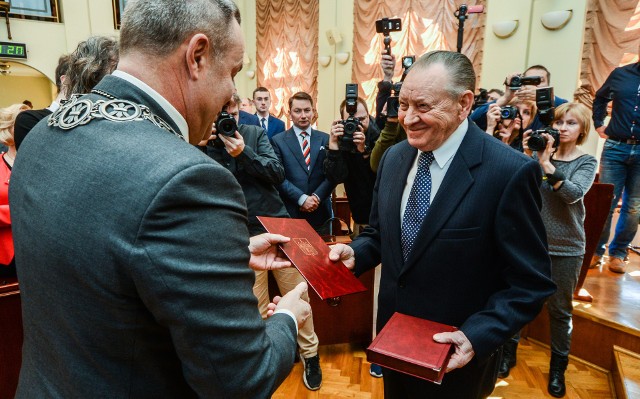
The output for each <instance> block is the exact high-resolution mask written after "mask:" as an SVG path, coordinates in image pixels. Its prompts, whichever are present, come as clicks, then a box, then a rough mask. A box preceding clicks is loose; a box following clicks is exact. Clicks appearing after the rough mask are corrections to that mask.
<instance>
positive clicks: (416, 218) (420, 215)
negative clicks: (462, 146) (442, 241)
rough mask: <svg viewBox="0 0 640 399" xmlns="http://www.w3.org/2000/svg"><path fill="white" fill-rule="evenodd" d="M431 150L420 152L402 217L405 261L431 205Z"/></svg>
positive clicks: (402, 241) (432, 158) (402, 242)
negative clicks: (416, 169)
mask: <svg viewBox="0 0 640 399" xmlns="http://www.w3.org/2000/svg"><path fill="white" fill-rule="evenodd" d="M434 159H435V158H434V156H433V153H432V152H431V151H427V152H422V153H420V157H419V158H418V171H417V172H416V177H415V179H414V181H413V186H411V192H410V193H409V199H408V200H407V206H406V208H405V210H404V216H403V217H402V232H401V237H400V239H401V244H402V256H403V258H404V260H405V261H406V260H407V258H408V257H409V254H410V253H411V249H412V248H413V244H414V243H415V241H416V237H417V236H418V231H420V226H421V225H422V221H423V220H424V217H425V215H426V214H427V210H428V209H429V206H430V205H431V171H430V170H429V167H430V166H431V163H432V162H433V160H434Z"/></svg>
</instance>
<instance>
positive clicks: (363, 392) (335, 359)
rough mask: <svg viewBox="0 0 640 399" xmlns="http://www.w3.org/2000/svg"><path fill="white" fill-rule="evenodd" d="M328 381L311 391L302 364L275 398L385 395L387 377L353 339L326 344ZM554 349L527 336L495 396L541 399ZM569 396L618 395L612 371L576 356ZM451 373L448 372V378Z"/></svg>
mask: <svg viewBox="0 0 640 399" xmlns="http://www.w3.org/2000/svg"><path fill="white" fill-rule="evenodd" d="M320 364H321V367H322V374H323V383H322V387H321V388H320V390H318V391H314V392H312V391H309V390H307V389H306V388H305V386H304V384H303V382H302V365H301V364H300V363H296V365H295V367H294V368H293V371H292V372H291V374H290V375H289V377H287V379H286V380H285V381H284V383H283V384H282V385H281V386H280V388H279V389H278V390H277V391H276V393H275V394H274V395H273V398H274V399H293V398H295V399H338V398H361V399H382V398H383V397H384V394H383V385H382V384H383V382H382V379H379V378H373V377H371V376H370V375H369V363H368V362H367V361H366V356H365V353H364V351H363V349H362V348H360V347H358V346H353V345H349V344H343V345H329V346H321V347H320ZM548 371H549V354H548V349H546V348H544V347H543V346H541V345H539V344H537V343H535V342H531V341H528V340H526V339H523V340H522V341H521V343H520V346H519V347H518V362H517V364H516V367H514V368H513V369H512V370H511V374H510V375H509V377H507V378H506V379H504V380H500V379H499V380H498V382H497V384H496V389H495V391H494V392H493V394H492V396H491V397H490V398H492V399H498V398H504V399H538V398H551V397H552V396H550V395H549V394H547V376H548ZM565 376H566V381H567V395H566V396H565V398H567V399H578V398H579V399H605V398H614V395H613V393H612V392H613V388H612V386H610V381H609V375H608V374H607V373H605V372H601V371H599V370H596V369H594V368H590V367H587V366H585V365H584V364H583V363H581V362H577V361H574V360H571V361H570V362H569V367H568V368H567V372H566V374H565ZM445 378H446V377H445Z"/></svg>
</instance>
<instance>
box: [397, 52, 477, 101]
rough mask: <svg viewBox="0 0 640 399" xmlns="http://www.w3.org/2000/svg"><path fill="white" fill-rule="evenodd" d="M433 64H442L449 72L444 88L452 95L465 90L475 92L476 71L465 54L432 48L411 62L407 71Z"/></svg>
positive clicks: (456, 95)
mask: <svg viewBox="0 0 640 399" xmlns="http://www.w3.org/2000/svg"><path fill="white" fill-rule="evenodd" d="M433 64H442V65H444V66H445V67H446V70H447V72H448V73H449V82H448V84H447V87H445V88H444V89H445V90H446V91H447V92H449V94H451V96H452V97H458V96H460V95H461V94H462V93H463V92H465V91H466V90H471V92H474V93H475V90H476V73H475V71H474V70H473V64H472V63H471V60H469V58H467V56H466V55H464V54H461V53H456V52H453V51H445V50H434V51H430V52H428V53H426V54H424V55H422V56H421V57H420V58H418V61H416V62H415V64H413V66H412V67H411V70H410V72H409V73H411V72H414V70H415V69H426V68H427V67H429V66H431V65H433Z"/></svg>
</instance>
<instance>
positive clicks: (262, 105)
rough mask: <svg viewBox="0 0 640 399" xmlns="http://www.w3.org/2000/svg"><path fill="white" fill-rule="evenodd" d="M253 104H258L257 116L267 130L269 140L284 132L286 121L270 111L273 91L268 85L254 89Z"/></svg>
mask: <svg viewBox="0 0 640 399" xmlns="http://www.w3.org/2000/svg"><path fill="white" fill-rule="evenodd" d="M253 104H254V105H255V106H256V116H257V117H258V120H259V121H260V126H262V128H263V129H264V130H266V131H267V136H268V137H269V140H271V138H272V137H273V136H275V135H276V134H278V133H280V132H284V130H285V126H284V122H283V121H281V120H280V119H278V118H276V117H275V116H273V115H271V114H270V113H269V108H270V107H271V93H269V89H267V88H266V87H262V86H260V87H258V88H256V89H255V90H254V91H253Z"/></svg>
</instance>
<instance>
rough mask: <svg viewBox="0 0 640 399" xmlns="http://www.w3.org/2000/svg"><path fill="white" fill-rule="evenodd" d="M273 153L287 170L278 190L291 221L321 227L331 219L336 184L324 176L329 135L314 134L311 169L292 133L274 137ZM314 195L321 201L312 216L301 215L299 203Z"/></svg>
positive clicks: (288, 131)
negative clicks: (332, 194) (304, 195)
mask: <svg viewBox="0 0 640 399" xmlns="http://www.w3.org/2000/svg"><path fill="white" fill-rule="evenodd" d="M272 144H273V149H274V151H275V152H276V155H277V156H278V159H280V162H281V163H282V166H284V173H285V180H284V182H283V183H282V184H281V185H280V186H278V191H279V192H280V197H282V200H283V201H284V205H285V206H286V207H287V212H289V215H291V217H292V218H296V219H307V221H308V222H309V224H310V225H311V226H313V227H316V228H317V227H320V226H322V225H323V224H324V223H325V222H326V221H327V220H328V219H329V218H331V215H332V212H331V193H332V192H333V188H334V186H335V185H334V184H333V183H331V182H330V181H329V180H327V178H326V176H325V175H324V170H323V163H324V159H325V157H326V151H325V149H326V148H329V135H328V134H326V133H324V132H321V131H319V130H312V131H311V143H310V145H311V165H310V169H307V165H306V164H305V162H304V158H303V157H302V149H301V148H300V142H299V141H298V138H297V137H296V134H295V132H294V131H293V128H292V129H289V130H285V131H284V132H282V133H278V134H276V135H275V136H273V140H272ZM313 193H315V194H316V195H318V197H320V200H321V201H322V202H321V203H320V206H319V207H318V209H316V210H315V211H313V212H302V211H300V206H299V205H298V199H299V198H300V196H301V195H302V194H307V195H311V194H313Z"/></svg>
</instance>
